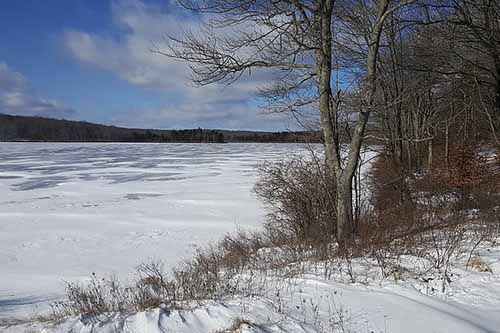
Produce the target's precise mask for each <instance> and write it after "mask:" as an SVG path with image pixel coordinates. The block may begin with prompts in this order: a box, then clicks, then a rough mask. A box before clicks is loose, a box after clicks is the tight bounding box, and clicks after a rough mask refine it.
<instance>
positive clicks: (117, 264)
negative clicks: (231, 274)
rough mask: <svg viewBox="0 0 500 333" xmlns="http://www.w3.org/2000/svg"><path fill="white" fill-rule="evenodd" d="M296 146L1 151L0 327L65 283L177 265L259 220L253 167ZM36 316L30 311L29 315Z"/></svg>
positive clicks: (26, 147) (13, 147) (5, 147)
mask: <svg viewBox="0 0 500 333" xmlns="http://www.w3.org/2000/svg"><path fill="white" fill-rule="evenodd" d="M304 149H306V147H305V146H304V145H294V144H101V143H98V144H91V143H88V144H72V143H60V144H54V143H3V144H0V193H2V196H1V198H0V318H2V317H3V318H5V317H11V316H13V315H21V316H25V315H29V314H30V313H31V312H33V311H35V310H36V309H37V308H39V307H40V306H42V307H43V306H44V305H45V304H46V302H45V301H46V300H48V299H49V300H50V299H52V298H53V297H57V296H59V295H60V294H61V293H62V291H63V288H64V282H63V281H64V280H66V281H68V280H73V279H80V278H85V277H88V276H89V275H90V274H91V273H92V272H96V273H97V274H116V275H117V276H120V277H122V276H123V277H126V276H130V274H132V272H133V270H134V267H136V266H137V265H138V264H140V263H141V262H143V261H144V260H147V259H148V258H156V259H161V260H162V261H163V262H165V264H166V265H167V266H168V265H174V264H176V263H178V262H179V261H180V260H181V259H182V258H187V257H188V256H189V254H190V253H192V252H193V250H194V247H195V246H203V245H206V244H207V243H208V242H209V241H211V240H217V239H218V238H220V237H222V236H223V235H224V234H225V233H227V232H234V231H235V230H236V229H237V228H256V227H258V226H259V224H260V223H262V220H263V216H264V215H265V212H264V210H263V208H262V207H261V205H260V204H259V202H258V201H257V199H256V198H255V196H254V194H253V192H252V186H253V184H254V183H255V176H256V172H255V171H256V170H255V166H256V165H258V164H259V163H262V162H263V161H265V160H272V159H276V158H280V157H284V156H288V155H290V154H291V153H298V152H300V151H301V150H304ZM34 309H35V310H34Z"/></svg>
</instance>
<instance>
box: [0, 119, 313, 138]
mask: <svg viewBox="0 0 500 333" xmlns="http://www.w3.org/2000/svg"><path fill="white" fill-rule="evenodd" d="M0 141H4V142H5V141H7V142H9V141H10V142H13V141H33V142H164V143H174V142H179V143H202V142H206V143H225V142H283V143H285V142H319V141H320V136H319V134H318V133H317V132H308V131H302V132H260V131H229V130H217V129H202V128H196V129H181V130H159V129H139V128H123V127H116V126H106V125H99V124H93V123H89V122H83V121H71V120H60V119H50V118H42V117H24V116H12V115H5V114H0Z"/></svg>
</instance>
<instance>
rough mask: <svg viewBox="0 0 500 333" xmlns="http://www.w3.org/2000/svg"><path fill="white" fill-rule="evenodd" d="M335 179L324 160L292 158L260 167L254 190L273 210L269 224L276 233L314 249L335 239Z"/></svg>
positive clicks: (269, 228) (287, 239)
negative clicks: (327, 170) (329, 173)
mask: <svg viewBox="0 0 500 333" xmlns="http://www.w3.org/2000/svg"><path fill="white" fill-rule="evenodd" d="M334 189H335V186H334V181H333V178H332V177H331V176H329V175H328V173H327V172H326V170H325V167H324V165H323V163H321V162H318V161H317V160H315V159H312V160H308V159H306V158H304V157H293V158H290V159H286V160H281V161H279V162H277V163H274V164H269V163H268V164H264V165H263V166H261V167H260V169H259V180H258V182H257V184H256V185H255V192H256V193H257V195H258V196H259V198H260V199H261V200H262V201H263V202H264V203H265V204H267V206H268V208H269V209H270V211H271V212H270V214H269V215H268V222H267V225H266V227H267V228H268V230H272V231H273V234H274V235H279V237H280V238H282V239H284V240H286V242H287V243H290V241H292V240H295V241H296V242H300V243H303V244H305V245H313V246H314V247H315V248H317V247H319V246H322V245H325V244H330V243H332V242H333V240H334V238H335V232H336V218H335V216H336V215H335V193H334Z"/></svg>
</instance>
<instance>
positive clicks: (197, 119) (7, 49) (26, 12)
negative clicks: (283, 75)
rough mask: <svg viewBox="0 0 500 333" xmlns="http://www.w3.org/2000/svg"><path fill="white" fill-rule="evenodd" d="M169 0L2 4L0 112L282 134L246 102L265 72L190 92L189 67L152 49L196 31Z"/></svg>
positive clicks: (283, 124)
mask: <svg viewBox="0 0 500 333" xmlns="http://www.w3.org/2000/svg"><path fill="white" fill-rule="evenodd" d="M197 24H198V21H197V19H196V18H195V17H192V16H189V15H187V14H186V13H184V12H181V10H180V8H178V7H177V6H176V5H175V3H173V2H172V3H169V1H168V0H44V1H41V0H22V1H0V31H2V33H1V34H0V113H8V114H18V115H41V116H46V117H55V118H66V119H77V120H86V121H92V122H98V123H104V124H113V125H119V126H128V127H142V128H193V127H204V128H227V129H253V130H284V129H288V128H290V127H291V126H292V124H291V123H290V122H289V121H287V119H286V117H277V116H268V115H267V116H266V115H262V114H261V111H260V110H259V109H258V107H257V102H256V101H255V99H254V98H252V96H253V94H254V92H255V91H256V88H257V87H258V86H259V85H261V84H263V83H265V82H266V80H267V79H268V78H269V77H268V76H266V75H254V77H251V78H246V79H245V80H243V81H242V82H239V83H237V84H235V85H233V86H230V87H225V86H218V85H215V86H209V87H203V88H195V87H193V86H192V84H190V81H189V71H188V68H187V66H186V64H182V63H179V62H175V61H173V60H171V59H168V58H165V57H163V56H160V55H156V54H153V53H151V52H150V49H151V47H152V46H153V44H154V43H158V42H160V41H161V39H162V36H163V35H164V34H166V33H169V34H172V33H173V34H176V33H181V32H182V30H185V29H189V28H193V27H196V26H197Z"/></svg>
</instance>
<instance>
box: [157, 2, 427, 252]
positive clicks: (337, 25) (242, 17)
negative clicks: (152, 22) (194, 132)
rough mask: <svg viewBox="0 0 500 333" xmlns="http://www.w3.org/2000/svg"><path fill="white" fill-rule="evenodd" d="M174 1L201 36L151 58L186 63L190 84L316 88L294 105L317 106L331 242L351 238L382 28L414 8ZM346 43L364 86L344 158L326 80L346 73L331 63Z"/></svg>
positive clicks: (173, 42) (284, 92) (285, 92)
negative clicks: (331, 194)
mask: <svg viewBox="0 0 500 333" xmlns="http://www.w3.org/2000/svg"><path fill="white" fill-rule="evenodd" d="M178 1H179V3H180V4H181V5H182V6H183V7H184V8H187V9H189V10H192V11H194V12H196V13H203V14H206V16H207V17H208V18H207V20H206V21H205V22H204V24H203V26H202V29H201V30H200V31H199V32H193V31H188V32H186V33H185V35H184V36H182V37H180V38H178V37H175V36H170V37H169V42H170V43H169V48H168V50H166V51H165V50H156V52H158V53H161V54H164V55H167V56H169V57H173V58H176V59H180V60H182V61H187V62H189V63H190V64H191V69H192V73H193V80H194V82H195V83H197V84H199V85H206V84H211V83H215V82H224V83H232V82H234V81H236V80H238V79H239V78H240V77H242V76H243V75H244V74H246V73H248V74H250V73H251V72H252V71H255V70H261V69H268V70H271V71H274V73H275V74H276V75H277V77H278V78H279V79H280V81H281V82H285V83H282V84H281V85H277V86H275V92H277V93H278V94H281V96H289V93H290V92H294V91H295V92H297V91H299V90H300V89H302V91H307V89H308V88H307V87H311V86H313V87H314V88H315V89H314V90H315V93H314V94H312V95H311V94H309V95H308V94H307V93H306V94H305V95H307V97H306V98H303V99H302V100H295V101H294V102H296V103H297V105H298V106H304V105H317V106H318V109H319V115H320V126H321V131H322V134H323V138H324V146H325V155H326V164H327V166H328V169H329V170H331V172H332V174H333V175H334V176H335V177H334V179H335V180H336V184H335V185H336V206H337V212H336V215H337V239H338V241H339V242H341V243H342V242H344V241H345V240H346V239H348V238H349V237H350V235H351V234H352V233H351V231H352V227H353V214H352V182H353V177H354V175H355V173H356V170H357V166H358V163H359V156H360V150H361V146H362V143H363V139H364V135H365V129H366V126H367V124H368V120H369V117H370V114H371V112H372V110H373V109H374V106H375V94H376V91H377V78H378V73H377V62H378V55H379V50H380V47H381V46H380V44H381V36H382V31H383V28H384V23H385V22H386V20H387V18H388V17H389V16H390V15H391V14H392V13H394V12H396V11H398V10H401V9H402V8H403V7H405V6H407V5H409V4H412V3H415V2H417V0H377V1H369V0H349V1H347V0H275V1H271V0H267V1H266V0H200V1H191V0H178ZM335 29H337V30H335ZM351 42H354V43H356V44H358V46H359V50H360V51H359V52H358V55H357V56H358V57H359V59H358V63H356V64H354V65H353V66H356V67H358V66H360V68H359V70H357V72H358V74H361V76H362V78H363V79H362V81H361V82H362V84H361V85H360V86H359V87H357V91H358V92H359V94H358V95H359V96H360V98H359V101H358V103H357V105H356V107H355V109H356V110H355V113H356V114H357V117H353V118H356V120H355V126H354V128H353V130H351V131H350V132H351V133H350V140H349V141H348V145H347V146H348V149H347V153H346V155H344V154H342V153H341V145H342V142H341V141H340V140H339V135H338V134H339V133H338V132H339V126H340V120H339V117H338V114H339V112H340V110H339V105H340V104H341V100H340V98H341V90H340V89H339V86H335V85H333V86H332V80H333V79H334V78H335V77H338V76H339V75H342V71H344V70H345V68H344V69H343V68H340V67H339V66H338V63H339V58H340V56H339V58H334V55H337V53H335V52H336V51H337V50H340V51H343V50H349V48H350V46H349V45H347V44H346V43H351ZM334 51H335V52H334ZM351 55H353V54H351ZM359 64H361V65H359ZM284 78H288V79H289V80H288V81H286V80H285V79H284ZM290 78H291V79H290ZM302 97H304V95H302Z"/></svg>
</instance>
